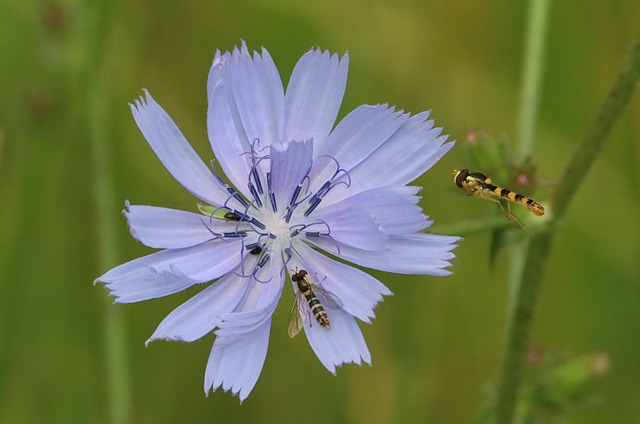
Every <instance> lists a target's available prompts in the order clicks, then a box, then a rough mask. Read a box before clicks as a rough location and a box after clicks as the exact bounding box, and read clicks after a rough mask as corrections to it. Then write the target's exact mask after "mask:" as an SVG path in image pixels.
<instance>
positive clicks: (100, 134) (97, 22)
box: [74, 1, 131, 424]
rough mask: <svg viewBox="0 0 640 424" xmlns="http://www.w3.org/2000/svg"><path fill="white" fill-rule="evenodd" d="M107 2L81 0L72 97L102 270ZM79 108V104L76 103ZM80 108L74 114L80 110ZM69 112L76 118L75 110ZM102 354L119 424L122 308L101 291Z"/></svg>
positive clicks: (113, 246) (106, 263) (123, 381)
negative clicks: (88, 163) (85, 143)
mask: <svg viewBox="0 0 640 424" xmlns="http://www.w3.org/2000/svg"><path fill="white" fill-rule="evenodd" d="M112 6H113V4H112V3H111V2H92V1H86V2H84V3H82V4H81V7H82V8H83V12H84V14H83V19H82V20H81V21H82V24H81V27H80V28H79V29H78V32H79V40H80V41H79V44H78V46H77V51H78V57H79V62H78V64H77V69H75V71H76V73H77V76H78V77H79V78H78V79H79V80H80V81H82V84H81V85H80V87H81V88H80V91H79V92H78V93H77V98H78V99H79V102H80V105H81V107H80V110H81V111H82V112H84V113H85V119H86V122H87V123H88V128H87V130H88V138H89V142H90V146H91V153H92V159H93V168H94V171H95V173H94V175H93V192H94V203H95V213H96V217H95V223H96V230H97V234H96V235H97V240H96V245H97V246H98V248H97V249H98V266H99V268H100V269H101V270H106V269H108V268H110V267H112V266H114V265H115V264H117V263H118V253H117V252H118V243H117V239H116V234H117V233H118V232H117V223H116V216H117V215H119V214H114V213H112V212H111V211H113V209H114V205H115V204H116V202H115V201H114V198H115V196H114V191H115V189H114V176H113V171H112V165H111V143H110V139H111V138H110V137H109V127H108V122H109V116H108V107H107V106H108V97H109V96H108V94H107V90H106V89H105V87H104V85H105V83H104V78H103V68H104V52H105V51H107V49H106V44H107V39H108V34H109V23H110V17H111V16H112V13H111V12H112V11H111V7H112ZM82 106H84V107H82ZM82 112H80V113H82ZM74 116H78V113H76V114H75V115H74ZM99 295H100V296H101V297H102V298H103V299H104V308H103V313H104V328H103V332H104V344H105V348H104V352H105V378H104V380H105V382H106V385H107V405H108V409H109V422H110V423H112V424H124V423H128V422H130V421H131V391H130V386H129V373H128V366H127V354H126V343H125V340H126V337H125V325H124V317H123V315H122V310H120V309H119V308H118V307H115V306H113V305H112V304H111V302H110V301H108V299H109V298H108V296H106V295H105V293H104V290H100V293H99Z"/></svg>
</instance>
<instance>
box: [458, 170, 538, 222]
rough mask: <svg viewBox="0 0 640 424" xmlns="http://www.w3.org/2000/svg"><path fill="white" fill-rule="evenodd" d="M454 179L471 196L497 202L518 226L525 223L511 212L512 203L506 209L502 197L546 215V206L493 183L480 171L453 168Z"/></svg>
mask: <svg viewBox="0 0 640 424" xmlns="http://www.w3.org/2000/svg"><path fill="white" fill-rule="evenodd" d="M453 175H454V177H453V181H454V182H455V183H456V185H457V186H458V187H460V188H461V189H462V190H463V191H464V192H465V194H467V195H469V196H477V197H480V198H482V199H486V200H489V201H490V202H494V203H497V204H498V205H499V206H500V209H501V210H502V213H503V214H504V216H505V217H506V218H507V219H508V220H509V222H511V223H512V224H513V225H515V226H516V227H519V228H521V227H523V226H524V224H523V223H522V222H520V220H519V219H518V218H517V217H516V216H515V215H514V214H513V213H512V212H511V204H510V203H509V202H507V210H505V209H504V206H502V203H501V202H500V199H506V200H508V201H510V202H514V203H520V204H521V205H523V206H525V207H526V208H527V209H529V210H530V211H531V212H533V213H534V214H535V215H537V216H541V215H544V208H543V207H542V205H540V204H539V203H537V202H535V201H534V200H532V199H529V198H528V197H526V196H523V195H522V194H518V193H515V192H513V191H510V190H507V189H506V188H502V187H498V186H495V185H494V184H492V182H491V178H489V177H487V176H486V175H485V174H482V173H480V172H471V171H469V170H468V169H463V170H462V171H457V170H455V169H454V170H453Z"/></svg>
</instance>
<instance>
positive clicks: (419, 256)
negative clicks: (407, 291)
mask: <svg viewBox="0 0 640 424" xmlns="http://www.w3.org/2000/svg"><path fill="white" fill-rule="evenodd" d="M459 240H460V237H451V236H441V235H436V234H426V233H418V234H412V235H408V236H404V237H399V236H394V237H391V238H390V240H389V242H388V245H387V249H386V250H381V251H367V250H363V249H357V248H355V247H351V246H347V245H342V244H340V243H338V248H339V249H340V250H339V252H338V251H337V250H336V244H335V243H334V242H332V241H331V240H328V239H327V238H326V237H314V238H313V239H310V241H311V242H312V243H313V244H315V245H316V246H318V247H320V248H321V249H324V250H326V251H327V252H329V253H332V254H334V255H336V256H338V257H340V258H342V259H345V260H347V261H350V262H353V263H356V264H358V265H361V266H365V267H367V268H372V269H377V270H380V271H387V272H395V273H399V274H426V275H436V276H444V275H449V274H451V271H448V270H446V269H444V268H446V267H449V266H451V264H450V263H449V261H450V260H451V259H453V258H454V257H455V255H454V254H453V253H451V250H453V249H455V248H456V247H457V245H455V244H454V243H456V242H457V241H459Z"/></svg>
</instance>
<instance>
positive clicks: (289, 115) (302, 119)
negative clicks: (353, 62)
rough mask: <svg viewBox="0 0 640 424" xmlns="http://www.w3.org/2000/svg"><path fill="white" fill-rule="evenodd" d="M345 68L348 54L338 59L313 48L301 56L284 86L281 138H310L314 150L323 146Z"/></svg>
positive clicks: (340, 93)
mask: <svg viewBox="0 0 640 424" xmlns="http://www.w3.org/2000/svg"><path fill="white" fill-rule="evenodd" d="M348 69H349V55H348V54H345V55H344V56H342V58H341V59H340V58H338V55H337V54H333V55H331V54H330V53H329V52H328V51H324V52H321V51H320V50H316V49H313V50H311V51H309V52H307V53H306V54H304V55H303V56H302V57H301V58H300V60H299V61H298V63H297V64H296V66H295V68H294V69H293V73H292V74H291V79H290V80H289V85H288V86H287V93H286V96H285V124H284V140H283V141H291V140H309V139H313V141H314V147H315V149H316V151H319V150H322V145H323V144H324V142H325V140H326V139H327V136H328V134H329V132H330V131H331V129H332V128H333V125H334V123H335V121H336V116H338V111H339V110H340V104H341V103H342V97H343V96H344V90H345V87H346V85H347V71H348Z"/></svg>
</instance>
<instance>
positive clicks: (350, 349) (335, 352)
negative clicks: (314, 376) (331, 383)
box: [304, 309, 371, 374]
mask: <svg viewBox="0 0 640 424" xmlns="http://www.w3.org/2000/svg"><path fill="white" fill-rule="evenodd" d="M327 314H328V317H329V320H330V322H331V328H329V329H326V328H323V327H321V326H320V325H319V324H318V323H317V322H315V321H314V320H311V319H307V320H306V321H305V322H304V331H305V334H306V336H307V340H308V341H309V345H311V348H312V349H313V351H314V352H315V354H316V356H317V357H318V359H319V360H320V362H321V363H322V365H324V366H325V367H326V368H327V369H328V370H329V372H331V373H333V374H335V373H336V367H337V366H340V365H342V364H348V363H352V362H353V363H355V364H358V365H361V364H362V361H364V362H366V363H368V364H371V354H370V353H369V349H368V348H367V344H366V343H365V341H364V337H362V332H361V331H360V328H359V327H358V324H357V323H356V320H355V318H354V317H353V316H352V315H351V314H349V313H348V312H346V311H344V310H335V309H332V310H327Z"/></svg>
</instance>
